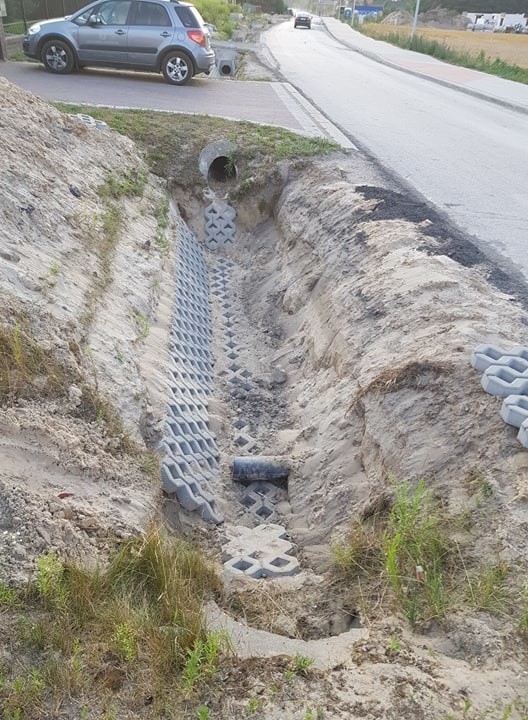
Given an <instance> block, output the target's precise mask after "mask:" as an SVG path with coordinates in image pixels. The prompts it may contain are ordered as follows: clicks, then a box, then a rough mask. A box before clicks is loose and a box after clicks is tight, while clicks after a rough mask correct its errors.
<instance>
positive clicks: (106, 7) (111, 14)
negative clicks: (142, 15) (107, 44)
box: [75, 0, 132, 25]
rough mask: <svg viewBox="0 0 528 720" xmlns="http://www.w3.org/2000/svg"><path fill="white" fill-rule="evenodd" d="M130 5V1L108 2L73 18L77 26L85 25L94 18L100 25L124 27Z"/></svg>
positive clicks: (113, 0)
mask: <svg viewBox="0 0 528 720" xmlns="http://www.w3.org/2000/svg"><path fill="white" fill-rule="evenodd" d="M131 5H132V0H109V2H104V3H101V4H100V5H96V6H95V7H93V8H92V9H91V10H88V11H87V12H84V13H83V14H82V15H79V16H78V17H77V18H75V22H76V23H77V25H86V23H87V22H88V21H89V19H90V18H91V17H92V16H95V18H96V20H97V22H98V23H100V24H101V25H126V24H127V17H128V12H129V10H130V6H131ZM82 19H84V22H82Z"/></svg>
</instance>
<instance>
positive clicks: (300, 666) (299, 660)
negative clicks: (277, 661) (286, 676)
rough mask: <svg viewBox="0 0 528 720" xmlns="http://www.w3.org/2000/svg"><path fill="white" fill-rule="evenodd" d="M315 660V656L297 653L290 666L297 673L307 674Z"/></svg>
mask: <svg viewBox="0 0 528 720" xmlns="http://www.w3.org/2000/svg"><path fill="white" fill-rule="evenodd" d="M314 662H315V661H314V659H313V658H311V657H306V655H300V654H299V653H296V654H295V657H294V658H293V659H292V662H291V664H290V667H291V669H292V670H293V672H294V673H295V675H307V673H308V670H309V669H310V668H311V667H312V665H313V664H314Z"/></svg>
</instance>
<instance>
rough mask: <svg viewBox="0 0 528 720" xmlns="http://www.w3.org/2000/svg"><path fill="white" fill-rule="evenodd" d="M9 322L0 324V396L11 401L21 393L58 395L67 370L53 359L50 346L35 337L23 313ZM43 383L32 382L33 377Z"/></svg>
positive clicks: (63, 385)
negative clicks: (40, 342) (39, 342)
mask: <svg viewBox="0 0 528 720" xmlns="http://www.w3.org/2000/svg"><path fill="white" fill-rule="evenodd" d="M17 320H18V321H17V322H15V323H13V325H11V326H9V325H0V400H1V401H2V402H6V401H10V402H12V401H14V400H15V399H17V398H19V397H21V396H24V395H35V394H38V395H44V396H46V395H49V396H59V397H60V396H62V395H63V394H64V389H65V387H67V386H68V384H67V383H68V372H67V371H66V370H65V369H64V368H63V367H62V366H61V365H60V364H59V363H58V362H57V361H56V360H55V358H54V357H53V354H52V352H51V350H47V349H46V350H44V349H42V348H41V347H40V346H39V345H38V343H37V342H36V341H35V339H34V337H33V335H32V332H31V329H30V327H29V319H28V318H26V317H25V316H24V315H20V316H19V317H18V318H17ZM37 377H39V378H45V379H46V383H44V384H42V383H41V384H39V386H38V389H37V386H35V385H34V383H33V381H34V380H35V378H37Z"/></svg>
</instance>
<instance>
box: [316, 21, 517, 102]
mask: <svg viewBox="0 0 528 720" xmlns="http://www.w3.org/2000/svg"><path fill="white" fill-rule="evenodd" d="M321 23H322V25H323V27H324V29H325V30H326V32H327V33H328V34H329V35H330V37H332V38H333V39H334V40H335V41H336V42H338V43H340V44H341V45H343V46H344V47H346V48H348V49H349V50H352V51H353V52H357V53H358V55H363V56H364V57H367V58H369V60H374V62H378V63H380V65H386V66H387V67H390V68H393V69H394V70H399V71H400V72H404V73H407V74H408V75H414V76H415V77H419V78H422V79H424V80H429V81H431V82H434V83H436V84H437V85H443V86H444V87H448V88H450V89H451V90H458V91H459V92H462V93H464V94H465V95H472V96H473V97H476V98H479V99H480V100H486V101H487V102H490V103H493V104H494V105H500V106H501V107H506V108H508V109H510V110H514V111H515V112H518V113H522V114H523V115H528V107H523V106H522V105H516V104H515V103H511V102H509V101H508V100H503V99H502V98H497V97H493V95H486V94H485V93H482V92H479V91H478V90H471V88H466V87H462V86H461V85H457V84H456V83H451V82H449V81H447V80H441V79H440V78H435V77H431V75H427V74H426V73H421V72H419V71H418V70H410V69H409V68H405V67H402V66H401V65H398V63H393V62H390V61H389V60H385V59H384V58H382V57H380V56H379V55H376V53H371V52H369V51H368V50H360V49H359V48H357V47H354V46H353V45H351V44H350V43H347V41H346V40H343V38H340V37H337V35H334V33H333V32H332V31H331V30H330V29H329V28H328V27H327V25H326V23H325V22H324V18H321ZM409 52H412V51H409ZM417 54H418V55H419V54H420V53H417ZM457 67H461V66H457Z"/></svg>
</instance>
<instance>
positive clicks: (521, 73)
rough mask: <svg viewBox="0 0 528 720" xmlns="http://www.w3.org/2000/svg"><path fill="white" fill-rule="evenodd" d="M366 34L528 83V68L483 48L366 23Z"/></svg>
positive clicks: (364, 31)
mask: <svg viewBox="0 0 528 720" xmlns="http://www.w3.org/2000/svg"><path fill="white" fill-rule="evenodd" d="M358 29H359V30H360V31H361V32H362V33H363V34H364V35H368V36H369V37H373V38H375V39H376V40H382V41H384V42H388V43H391V45H397V46H398V47H401V48H405V49H406V50H414V51H415V52H419V53H422V54H423V55H431V56H432V57H435V58H438V59H439V60H444V61H445V62H448V63H451V64H452V65H460V66H462V67H467V68H472V69H473V70H480V71H482V72H485V73H488V74H489V75H496V76H497V77H501V78H505V79H507V80H514V81H515V82H520V83H525V84H527V83H528V69H526V68H522V67H519V65H510V64H509V63H507V62H505V61H504V60H501V59H500V58H498V57H496V58H490V57H489V56H488V55H486V54H485V52H484V51H483V50H481V51H480V52H479V53H477V54H475V53H470V52H460V51H458V50H454V49H453V48H451V47H449V45H446V44H445V43H442V42H438V40H431V39H429V38H425V37H423V36H421V35H415V37H414V38H412V39H411V38H410V36H408V35H403V34H400V33H397V32H387V33H383V34H379V33H378V32H374V33H372V32H369V25H368V23H365V24H363V25H361V26H359V28H358Z"/></svg>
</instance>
